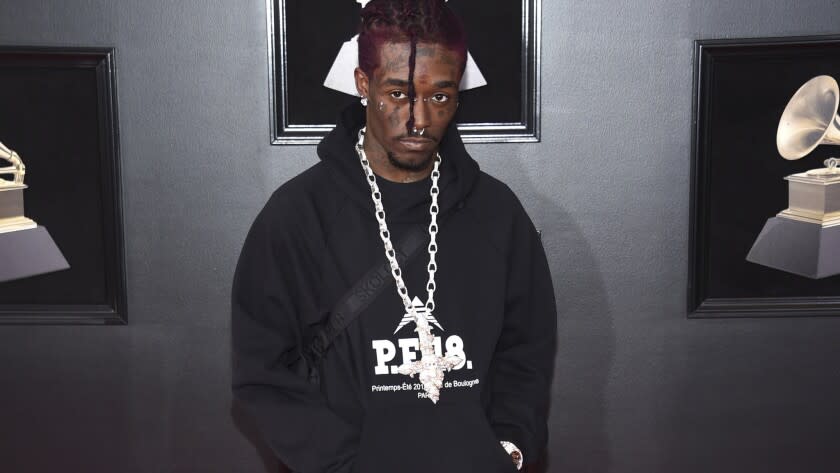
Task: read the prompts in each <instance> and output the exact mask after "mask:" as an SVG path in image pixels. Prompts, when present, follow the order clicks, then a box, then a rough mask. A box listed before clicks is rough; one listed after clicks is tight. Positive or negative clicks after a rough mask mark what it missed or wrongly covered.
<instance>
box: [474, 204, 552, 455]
mask: <svg viewBox="0 0 840 473" xmlns="http://www.w3.org/2000/svg"><path fill="white" fill-rule="evenodd" d="M517 211H518V214H517V215H516V216H515V217H514V219H513V221H512V223H513V226H512V230H511V232H512V238H511V241H509V245H508V248H509V250H508V268H509V269H508V275H507V288H506V292H505V319H504V323H503V326H502V334H501V336H500V338H499V341H498V344H497V346H496V351H495V353H494V355H493V362H492V365H491V373H492V383H493V384H492V393H493V395H492V401H491V404H490V413H489V418H490V423H491V425H492V426H493V429H494V430H495V433H496V436H497V438H498V439H499V440H503V441H509V442H512V443H513V444H515V445H516V446H517V447H518V448H519V449H520V451H521V452H522V455H523V458H524V460H525V462H526V463H531V462H534V461H536V460H538V459H539V456H540V455H541V453H542V450H543V449H544V448H545V444H546V441H547V437H548V428H547V415H548V404H549V397H550V389H551V377H552V373H553V369H554V355H555V345H556V338H557V334H556V328H557V311H556V307H555V303H554V288H553V286H552V282H551V274H550V273H549V269H548V262H547V261H546V257H545V252H544V250H543V247H542V243H541V242H540V237H539V235H538V234H537V232H536V229H535V228H534V225H533V223H532V222H531V220H530V218H528V215H527V214H526V213H525V210H524V209H522V207H521V205H518V202H517Z"/></svg>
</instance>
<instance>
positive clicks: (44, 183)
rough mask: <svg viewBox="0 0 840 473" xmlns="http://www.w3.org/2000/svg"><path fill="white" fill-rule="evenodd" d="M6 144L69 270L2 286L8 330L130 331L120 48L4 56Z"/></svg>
mask: <svg viewBox="0 0 840 473" xmlns="http://www.w3.org/2000/svg"><path fill="white" fill-rule="evenodd" d="M0 103H2V104H3V109H4V113H3V114H0V141H2V142H3V143H4V144H6V146H8V147H9V148H11V149H13V150H15V151H17V153H18V154H19V155H20V157H21V159H22V160H23V162H24V164H25V165H26V180H25V183H26V184H27V186H28V188H27V189H26V190H25V191H24V207H25V210H24V213H25V215H26V216H27V217H29V218H31V219H33V220H35V221H36V222H37V223H38V224H39V225H42V226H44V227H45V228H46V229H47V230H48V231H49V233H50V235H51V236H52V238H53V240H54V241H55V243H56V244H57V245H58V247H59V249H60V250H61V251H62V253H63V254H64V257H65V258H66V259H67V261H68V263H69V264H70V269H67V270H64V271H58V272H54V273H49V274H43V275H39V276H33V277H29V278H25V279H20V280H15V281H8V282H4V283H0V324H50V325H52V324H126V323H127V321H128V315H127V308H126V283H125V257H124V248H123V222H122V199H121V191H120V159H119V132H118V130H119V127H118V120H117V88H116V67H115V51H114V48H98V47H41V46H37V47H36V46H33V47H23V46H3V47H0Z"/></svg>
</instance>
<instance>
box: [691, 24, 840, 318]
mask: <svg viewBox="0 0 840 473" xmlns="http://www.w3.org/2000/svg"><path fill="white" fill-rule="evenodd" d="M823 74H826V75H831V76H833V77H835V78H838V79H840V36H835V35H832V36H809V37H788V38H749V39H710V40H697V41H695V43H694V91H693V95H694V99H693V100H694V101H693V117H692V157H691V190H690V206H691V207H690V224H689V265H688V266H689V268H688V269H689V274H688V317H689V318H714V317H801V316H837V315H840V276H837V275H836V276H831V277H827V278H823V279H818V280H816V279H809V278H806V277H803V276H798V275H795V274H791V273H787V272H784V271H780V270H776V269H772V268H769V267H765V266H761V265H759V264H755V263H751V262H748V261H746V259H745V257H746V255H747V253H748V252H749V250H750V248H751V246H752V244H753V242H754V241H755V239H756V237H757V236H758V234H759V232H760V231H761V230H762V228H763V226H764V224H765V222H766V221H767V219H769V218H771V217H774V216H775V215H776V214H777V213H778V212H779V211H781V210H784V209H785V208H787V206H788V183H787V181H785V180H784V177H785V176H788V175H791V174H795V173H800V172H804V171H807V170H810V169H814V168H819V167H822V166H823V164H822V163H823V160H824V159H826V158H828V157H830V156H831V155H832V154H833V155H835V156H836V155H837V149H836V148H834V147H832V146H819V147H817V149H816V150H815V151H814V152H812V153H811V154H810V155H808V156H806V157H805V158H802V159H800V160H796V161H787V160H785V159H783V158H782V157H781V155H780V154H779V153H778V150H777V148H776V129H777V127H778V123H779V119H780V118H781V115H782V112H783V110H784V108H785V106H786V105H787V103H788V101H789V100H790V98H791V97H792V96H793V94H794V92H796V91H797V90H798V89H799V87H800V86H801V85H802V84H804V83H805V82H807V81H808V80H809V79H811V78H812V77H815V76H817V75H823Z"/></svg>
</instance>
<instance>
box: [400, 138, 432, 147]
mask: <svg viewBox="0 0 840 473" xmlns="http://www.w3.org/2000/svg"><path fill="white" fill-rule="evenodd" d="M400 143H401V144H402V145H403V146H405V147H406V148H407V149H410V150H423V149H427V148H430V147H432V146H434V144H435V140H432V139H430V138H420V137H416V136H409V137H405V138H400Z"/></svg>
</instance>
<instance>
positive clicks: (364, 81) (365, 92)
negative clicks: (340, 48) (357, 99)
mask: <svg viewBox="0 0 840 473" xmlns="http://www.w3.org/2000/svg"><path fill="white" fill-rule="evenodd" d="M353 76H354V77H355V79H356V91H357V92H358V93H359V95H361V96H362V97H370V80H369V79H368V76H367V74H365V71H363V70H362V69H361V68H360V67H357V68H356V70H355V71H353Z"/></svg>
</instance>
